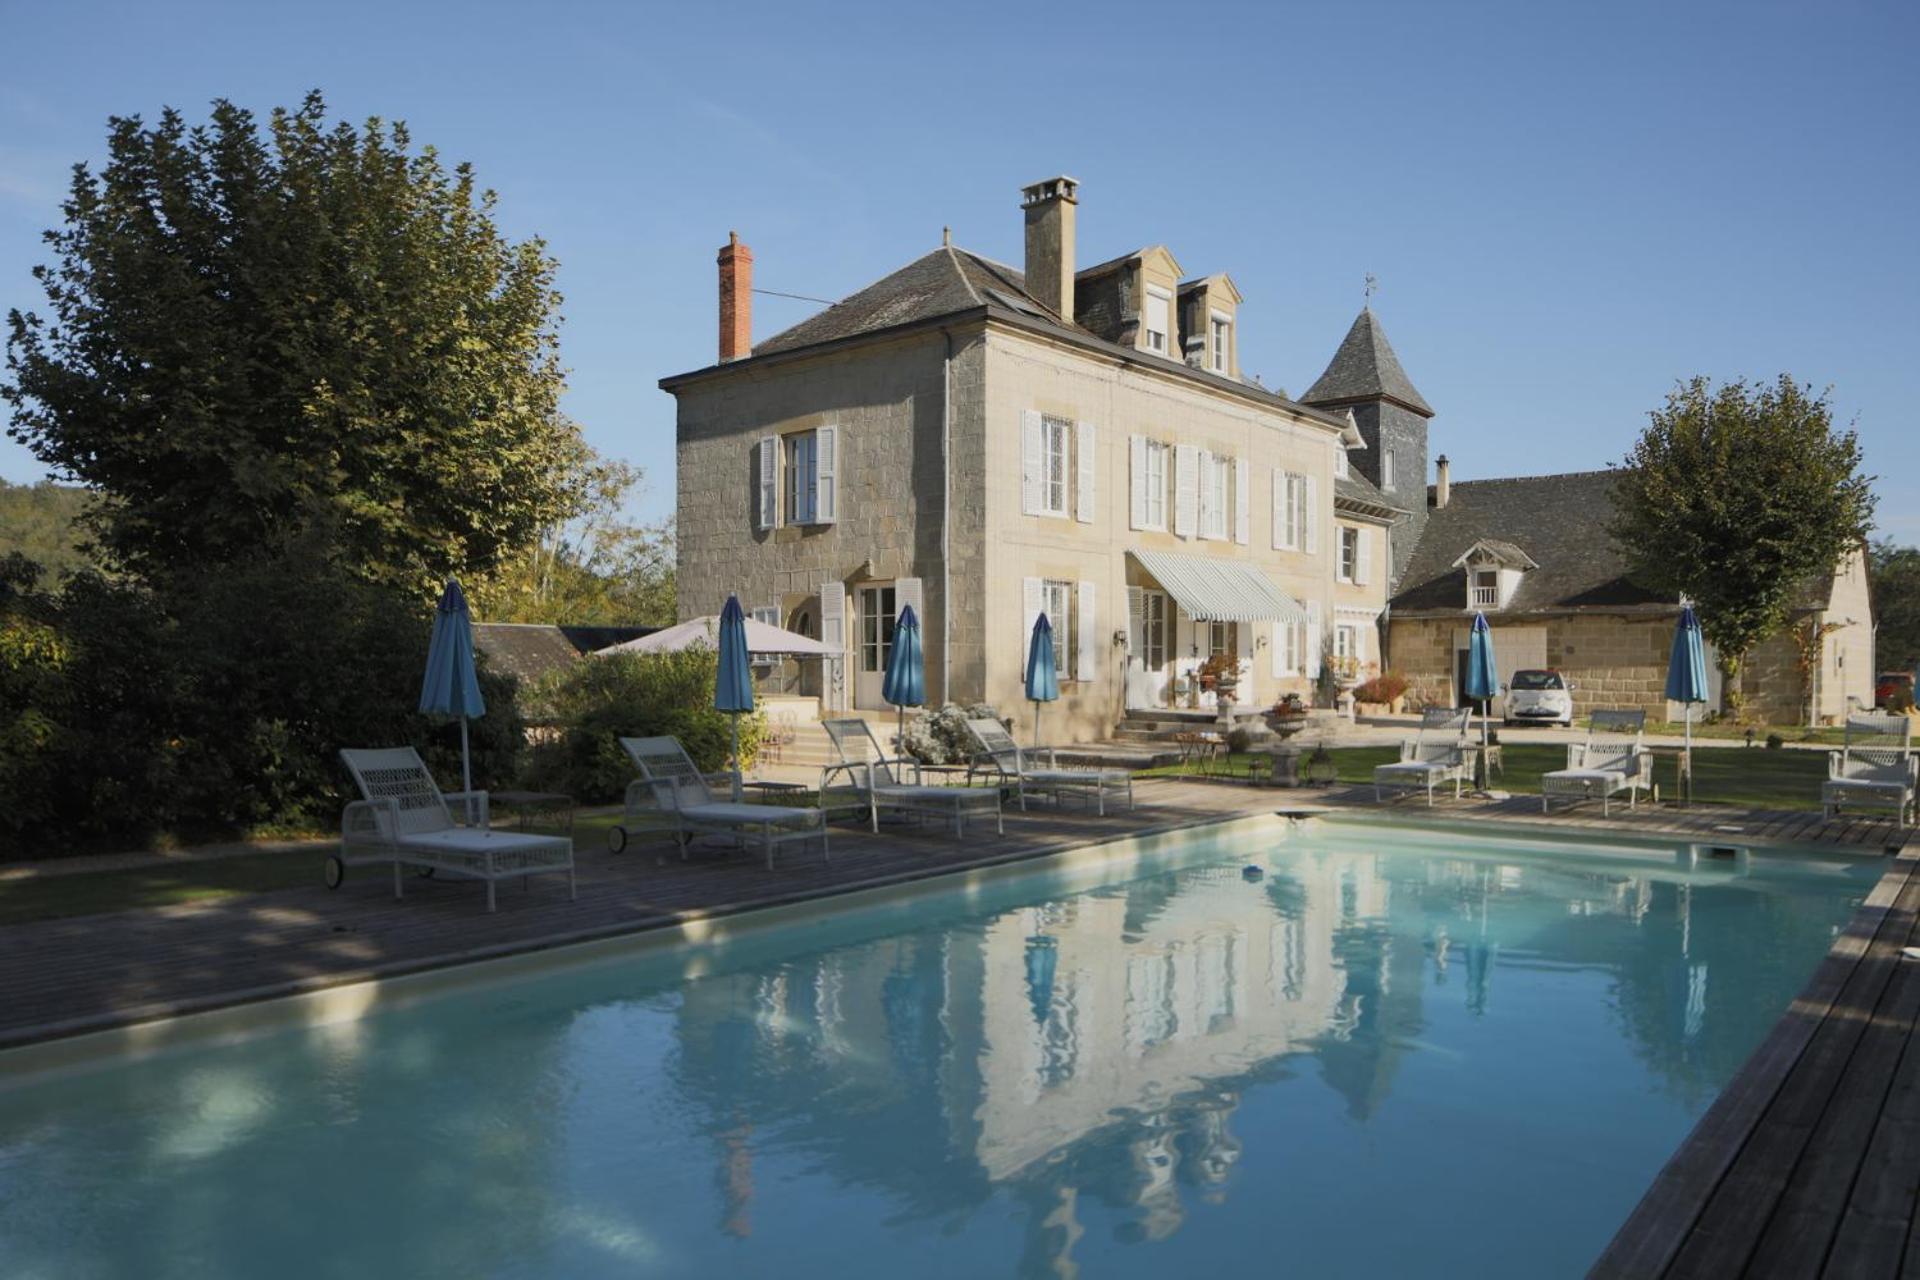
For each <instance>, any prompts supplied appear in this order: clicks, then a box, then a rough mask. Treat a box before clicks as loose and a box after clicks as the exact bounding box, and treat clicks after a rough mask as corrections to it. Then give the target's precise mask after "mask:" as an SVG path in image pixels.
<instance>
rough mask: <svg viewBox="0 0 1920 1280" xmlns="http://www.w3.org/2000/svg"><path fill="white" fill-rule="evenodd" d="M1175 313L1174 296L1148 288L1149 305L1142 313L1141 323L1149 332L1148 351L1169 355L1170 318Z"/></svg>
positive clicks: (1163, 290) (1160, 290) (1154, 288)
mask: <svg viewBox="0 0 1920 1280" xmlns="http://www.w3.org/2000/svg"><path fill="white" fill-rule="evenodd" d="M1172 311H1173V295H1172V294H1170V293H1168V292H1167V291H1166V290H1165V289H1161V288H1158V287H1157V286H1154V285H1148V286H1147V305H1146V306H1145V307H1144V308H1142V311H1141V323H1142V324H1143V325H1144V326H1145V327H1146V331H1147V350H1149V351H1155V352H1158V353H1159V354H1161V355H1165V354H1167V334H1168V333H1169V332H1171V329H1170V327H1169V322H1168V318H1169V316H1170V315H1171V314H1172Z"/></svg>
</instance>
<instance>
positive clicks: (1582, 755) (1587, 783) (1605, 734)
mask: <svg viewBox="0 0 1920 1280" xmlns="http://www.w3.org/2000/svg"><path fill="white" fill-rule="evenodd" d="M1646 724H1647V713H1646V712H1644V711H1596V712H1594V713H1593V716H1592V718H1591V719H1589V720H1588V722H1587V740H1586V742H1584V743H1573V744H1570V745H1569V746H1568V747H1567V767H1566V768H1564V769H1555V770H1554V771H1553V772H1552V773H1548V774H1542V775H1541V778H1540V812H1542V813H1552V812H1553V803H1554V801H1556V800H1557V801H1560V802H1561V803H1563V804H1575V803H1578V802H1579V801H1582V800H1598V801H1599V802H1600V812H1601V813H1602V814H1605V813H1606V812H1607V811H1608V809H1609V808H1610V807H1611V805H1612V798H1613V797H1614V796H1615V795H1617V794H1619V793H1620V792H1622V791H1624V792H1626V793H1627V808H1629V809H1631V808H1633V807H1634V805H1635V803H1636V802H1638V800H1639V798H1640V793H1641V792H1642V791H1651V790H1653V753H1652V752H1650V751H1648V750H1647V749H1646V747H1645V746H1643V745H1642V744H1641V741H1640V734H1641V731H1642V730H1644V729H1645V728H1646Z"/></svg>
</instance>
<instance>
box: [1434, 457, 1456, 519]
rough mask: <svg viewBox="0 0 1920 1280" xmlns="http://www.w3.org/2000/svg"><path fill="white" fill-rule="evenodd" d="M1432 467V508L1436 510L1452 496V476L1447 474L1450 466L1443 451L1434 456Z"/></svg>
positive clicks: (1444, 504)
mask: <svg viewBox="0 0 1920 1280" xmlns="http://www.w3.org/2000/svg"><path fill="white" fill-rule="evenodd" d="M1433 468H1434V480H1433V508H1434V510H1436V511H1438V510H1439V509H1440V508H1442V507H1444V506H1446V505H1447V499H1449V498H1451V497H1452V496H1453V478H1452V476H1451V475H1450V474H1449V472H1450V471H1451V468H1450V467H1448V465H1447V455H1446V454H1444V453H1443V454H1441V455H1440V456H1439V457H1438V458H1435V459H1434V460H1433Z"/></svg>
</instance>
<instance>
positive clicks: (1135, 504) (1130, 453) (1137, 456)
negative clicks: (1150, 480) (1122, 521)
mask: <svg viewBox="0 0 1920 1280" xmlns="http://www.w3.org/2000/svg"><path fill="white" fill-rule="evenodd" d="M1127 487H1128V495H1129V503H1128V515H1127V527H1128V528H1129V529H1144V528H1146V527H1147V438H1146V437H1145V436H1128V437H1127Z"/></svg>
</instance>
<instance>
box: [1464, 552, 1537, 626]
mask: <svg viewBox="0 0 1920 1280" xmlns="http://www.w3.org/2000/svg"><path fill="white" fill-rule="evenodd" d="M1453 566H1454V568H1456V569H1465V570H1466V575H1467V599H1466V607H1467V608H1468V609H1471V610H1476V611H1480V610H1491V609H1505V608H1506V607H1507V606H1508V605H1510V604H1512V603H1513V597H1514V593H1515V592H1517V591H1518V590H1519V589H1520V582H1521V579H1522V578H1524V577H1525V576H1526V573H1527V571H1528V570H1530V569H1538V568H1539V567H1540V566H1539V565H1537V564H1535V563H1534V562H1533V558H1532V557H1531V556H1529V555H1528V554H1527V553H1526V552H1524V551H1522V550H1521V549H1520V548H1519V547H1516V546H1515V545H1513V543H1511V542H1501V541H1499V540H1497V539H1494V538H1482V539H1480V541H1478V542H1476V543H1474V544H1473V545H1472V546H1470V547H1468V548H1467V549H1466V552H1465V553H1464V554H1463V555H1461V557H1460V558H1459V559H1458V560H1455V561H1454V562H1453Z"/></svg>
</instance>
